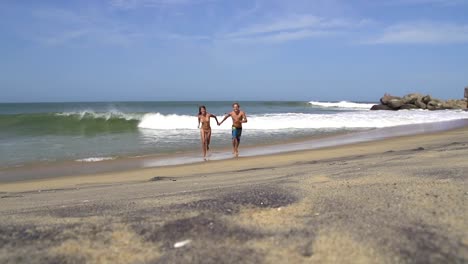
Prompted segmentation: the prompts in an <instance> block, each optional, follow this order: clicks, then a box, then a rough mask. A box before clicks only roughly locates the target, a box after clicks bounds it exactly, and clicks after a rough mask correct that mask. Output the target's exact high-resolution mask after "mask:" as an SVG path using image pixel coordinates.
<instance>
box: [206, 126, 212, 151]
mask: <svg viewBox="0 0 468 264" xmlns="http://www.w3.org/2000/svg"><path fill="white" fill-rule="evenodd" d="M205 139H206V151H208V150H209V149H210V141H211V129H210V130H208V131H206V134H205Z"/></svg>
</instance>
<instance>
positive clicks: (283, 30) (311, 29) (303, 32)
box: [220, 15, 372, 43]
mask: <svg viewBox="0 0 468 264" xmlns="http://www.w3.org/2000/svg"><path fill="white" fill-rule="evenodd" d="M370 23H372V21H370V20H365V19H363V20H359V21H354V20H347V19H330V18H323V17H318V16H312V15H291V16H288V17H284V18H282V19H277V20H274V21H270V22H269V23H257V24H253V25H249V26H246V27H244V28H240V29H238V30H235V31H233V32H230V33H227V34H223V35H222V36H221V37H220V38H221V39H224V40H231V41H234V42H272V43H278V42H286V41H292V40H300V39H306V38H313V37H324V36H331V35H337V34H338V33H342V31H346V30H348V31H349V30H353V29H355V28H358V27H363V26H366V25H368V24H370Z"/></svg>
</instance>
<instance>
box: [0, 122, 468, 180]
mask: <svg viewBox="0 0 468 264" xmlns="http://www.w3.org/2000/svg"><path fill="white" fill-rule="evenodd" d="M466 126H468V119H460V120H453V121H445V122H436V123H422V124H413V125H403V126H395V127H388V128H374V129H369V130H364V131H352V132H339V133H333V134H327V135H319V136H317V135H315V136H309V137H304V138H301V139H295V140H286V141H285V142H282V143H272V144H260V145H250V146H246V147H242V151H241V157H244V158H246V157H256V156H268V155H274V154H281V153H289V152H297V151H307V150H315V149H321V148H327V147H335V146H340V145H349V144H355V143H360V142H370V141H378V140H382V139H387V138H394V137H400V136H408V135H419V134H428V133H437V132H441V131H449V130H452V129H458V128H462V127H466ZM231 158H233V157H232V155H231V154H230V148H229V147H226V148H223V149H216V150H215V151H212V152H211V153H210V155H209V161H210V162H213V161H220V160H228V159H231ZM202 162H204V161H203V159H202V157H201V156H200V154H199V153H198V152H183V153H176V154H153V155H144V156H129V157H121V158H115V159H114V158H112V159H109V160H103V161H98V162H83V161H76V160H75V161H61V162H48V163H39V164H36V165H26V166H19V167H18V166H17V167H7V168H3V169H1V170H0V186H1V184H2V183H14V182H28V181H38V180H39V181H40V180H47V179H52V178H61V177H79V176H85V177H86V176H90V175H100V174H109V173H115V172H119V173H120V172H132V171H136V170H140V169H148V168H157V167H172V166H184V165H190V164H197V163H202ZM129 181H131V179H129Z"/></svg>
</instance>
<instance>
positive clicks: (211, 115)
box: [210, 114, 220, 126]
mask: <svg viewBox="0 0 468 264" xmlns="http://www.w3.org/2000/svg"><path fill="white" fill-rule="evenodd" d="M210 117H213V118H214V119H215V120H216V123H217V124H218V126H219V125H220V124H219V121H218V118H217V117H216V116H215V115H213V114H210Z"/></svg>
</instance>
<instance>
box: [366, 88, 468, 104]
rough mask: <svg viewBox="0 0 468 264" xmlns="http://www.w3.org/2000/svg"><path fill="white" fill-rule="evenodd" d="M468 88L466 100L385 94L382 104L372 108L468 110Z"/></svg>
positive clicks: (420, 95)
mask: <svg viewBox="0 0 468 264" xmlns="http://www.w3.org/2000/svg"><path fill="white" fill-rule="evenodd" d="M467 100H468V87H467V88H465V99H455V100H446V101H444V100H439V99H436V98H433V97H432V96H430V95H422V94H418V93H411V94H407V95H405V96H403V97H399V96H393V95H390V94H385V95H384V96H383V97H382V98H380V104H379V105H374V106H372V108H371V110H404V109H406V110H408V109H427V110H444V109H467Z"/></svg>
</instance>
